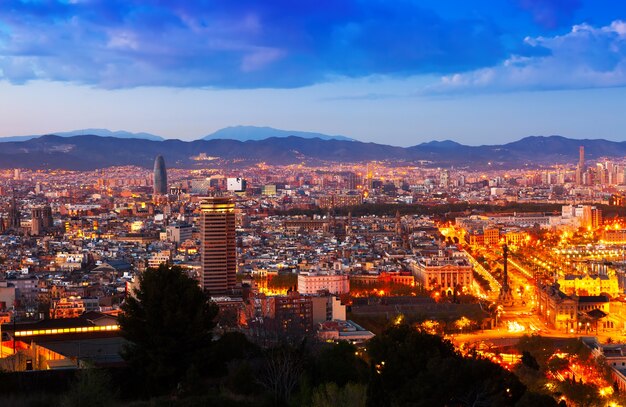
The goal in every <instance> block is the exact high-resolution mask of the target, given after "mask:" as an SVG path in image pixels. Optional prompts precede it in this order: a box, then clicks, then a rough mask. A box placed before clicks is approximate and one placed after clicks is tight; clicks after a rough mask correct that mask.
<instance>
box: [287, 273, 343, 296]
mask: <svg viewBox="0 0 626 407" xmlns="http://www.w3.org/2000/svg"><path fill="white" fill-rule="evenodd" d="M319 291H328V292H329V293H331V294H345V293H349V292H350V280H349V279H348V276H347V275H346V274H335V273H333V272H331V271H326V272H302V273H300V274H298V292H299V293H300V294H316V293H317V292H319Z"/></svg>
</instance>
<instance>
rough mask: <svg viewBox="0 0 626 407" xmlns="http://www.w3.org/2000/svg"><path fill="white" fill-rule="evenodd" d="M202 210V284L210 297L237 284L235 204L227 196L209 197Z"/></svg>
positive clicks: (202, 204)
mask: <svg viewBox="0 0 626 407" xmlns="http://www.w3.org/2000/svg"><path fill="white" fill-rule="evenodd" d="M200 211H201V216H200V235H201V241H202V244H201V257H202V262H201V263H202V272H201V276H200V285H201V287H202V288H203V289H204V290H205V291H207V292H209V293H211V294H220V293H225V292H227V291H229V290H232V289H233V288H234V287H235V283H236V273H237V251H236V237H235V202H234V200H233V199H232V198H228V197H210V198H207V199H206V200H204V201H203V202H202V203H201V205H200Z"/></svg>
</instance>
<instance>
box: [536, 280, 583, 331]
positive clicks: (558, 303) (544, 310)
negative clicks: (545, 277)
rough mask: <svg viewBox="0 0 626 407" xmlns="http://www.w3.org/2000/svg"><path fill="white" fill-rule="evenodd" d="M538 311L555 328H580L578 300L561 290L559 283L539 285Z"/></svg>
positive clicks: (562, 329) (564, 329) (563, 329)
mask: <svg viewBox="0 0 626 407" xmlns="http://www.w3.org/2000/svg"><path fill="white" fill-rule="evenodd" d="M537 312H538V313H539V315H541V316H542V317H543V319H544V320H545V321H546V322H547V323H548V324H549V325H550V326H551V327H553V328H555V329H558V330H560V331H562V332H570V331H571V330H578V301H576V299H575V298H574V297H570V296H568V295H567V294H565V293H564V292H563V291H561V290H560V289H559V286H558V284H556V285H545V286H543V285H539V286H537Z"/></svg>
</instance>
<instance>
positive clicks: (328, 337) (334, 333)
mask: <svg viewBox="0 0 626 407" xmlns="http://www.w3.org/2000/svg"><path fill="white" fill-rule="evenodd" d="M317 335H318V337H319V338H320V339H321V340H323V341H334V342H339V341H347V342H351V343H353V344H357V343H363V342H366V341H368V340H370V339H372V338H373V337H374V334H373V333H372V332H370V331H368V330H367V329H365V328H363V327H361V326H360V325H357V324H355V323H354V322H352V321H325V322H321V323H320V324H319V325H318V331H317Z"/></svg>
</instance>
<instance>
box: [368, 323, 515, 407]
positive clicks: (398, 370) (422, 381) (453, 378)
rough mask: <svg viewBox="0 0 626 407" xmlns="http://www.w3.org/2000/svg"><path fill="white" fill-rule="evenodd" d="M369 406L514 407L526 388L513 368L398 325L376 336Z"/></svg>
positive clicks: (371, 353)
mask: <svg viewBox="0 0 626 407" xmlns="http://www.w3.org/2000/svg"><path fill="white" fill-rule="evenodd" d="M367 349H368V355H369V357H370V361H371V362H370V363H371V367H372V370H371V375H370V382H369V387H368V393H367V394H368V400H367V404H368V406H391V405H412V406H416V407H421V406H424V407H426V406H443V405H454V406H457V405H475V406H479V405H483V406H511V405H515V402H516V401H517V400H519V399H520V398H521V396H522V394H523V393H524V391H525V388H524V386H523V384H522V383H521V382H520V381H519V380H518V379H517V378H516V377H515V375H513V374H512V373H511V372H508V371H506V370H504V369H503V368H502V367H500V366H499V365H496V364H495V363H492V362H491V361H489V360H486V359H480V358H468V357H463V356H461V355H460V354H459V353H457V352H456V351H455V350H454V347H453V346H452V344H451V343H450V342H449V341H447V340H444V339H442V338H441V337H439V336H436V335H431V334H428V333H425V332H420V331H416V330H413V329H410V328H409V327H408V326H403V325H401V326H397V327H393V328H390V329H388V330H387V331H385V332H383V333H382V334H381V335H379V336H376V337H375V338H373V339H371V340H370V342H369V343H368V346H367Z"/></svg>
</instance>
